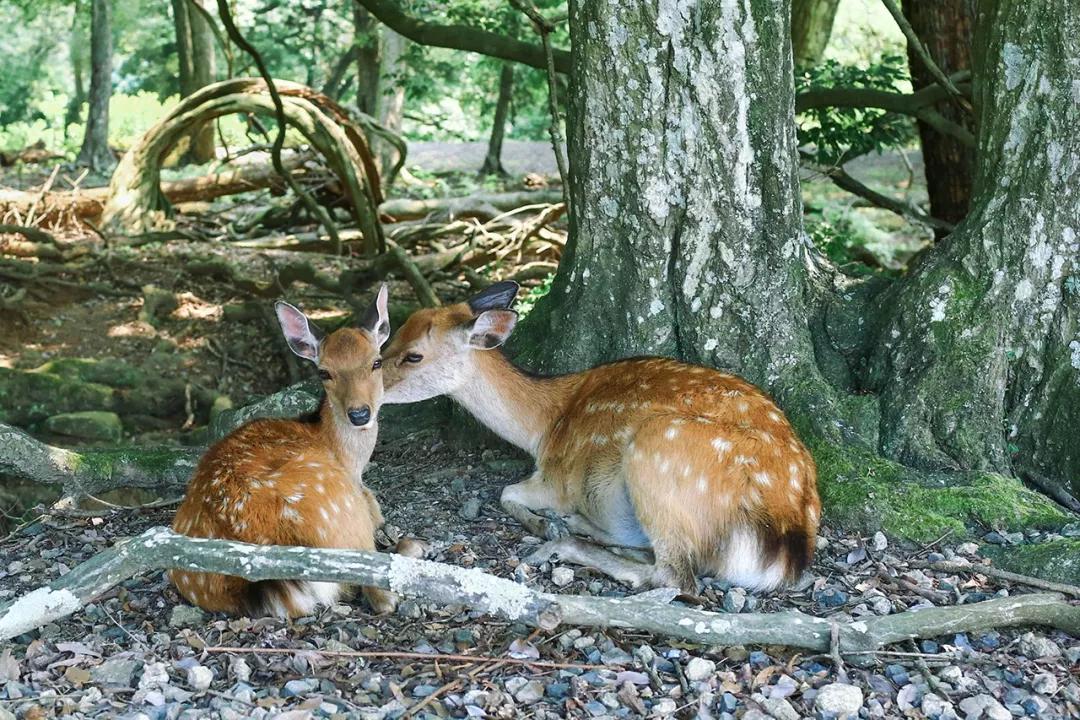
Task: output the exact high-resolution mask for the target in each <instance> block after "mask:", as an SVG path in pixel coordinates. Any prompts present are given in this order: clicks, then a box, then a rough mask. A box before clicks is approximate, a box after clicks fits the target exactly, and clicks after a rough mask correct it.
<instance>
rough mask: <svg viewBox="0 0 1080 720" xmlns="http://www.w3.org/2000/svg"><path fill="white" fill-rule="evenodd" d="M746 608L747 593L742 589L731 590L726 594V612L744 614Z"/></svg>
mask: <svg viewBox="0 0 1080 720" xmlns="http://www.w3.org/2000/svg"><path fill="white" fill-rule="evenodd" d="M744 607H746V591H745V590H743V589H742V588H731V589H730V590H728V591H727V592H726V593H724V612H729V613H737V612H742V609H743V608H744Z"/></svg>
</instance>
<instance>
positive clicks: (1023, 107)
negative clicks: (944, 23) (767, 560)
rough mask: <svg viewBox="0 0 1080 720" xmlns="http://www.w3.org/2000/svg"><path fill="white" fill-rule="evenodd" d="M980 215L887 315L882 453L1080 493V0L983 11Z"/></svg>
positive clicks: (911, 281) (978, 88)
mask: <svg viewBox="0 0 1080 720" xmlns="http://www.w3.org/2000/svg"><path fill="white" fill-rule="evenodd" d="M976 33H977V34H976V40H975V56H974V60H975V84H974V93H975V97H974V100H975V105H976V107H977V118H976V120H977V126H978V128H979V135H978V139H979V144H978V151H977V157H978V168H977V173H976V178H975V197H974V201H973V206H972V211H971V213H970V215H969V216H968V218H967V220H966V221H965V222H964V223H963V224H962V225H961V226H960V227H959V228H957V230H956V232H955V233H954V234H953V235H952V236H950V238H949V241H948V243H945V244H943V245H940V246H939V247H937V248H935V249H934V251H932V252H930V253H929V254H928V256H927V257H925V258H923V260H922V261H921V262H920V263H919V264H918V266H917V267H916V268H915V269H914V270H913V271H912V272H911V273H910V275H909V276H908V277H907V278H906V279H905V281H904V282H903V283H901V284H899V285H898V286H896V287H895V288H893V289H891V290H890V292H889V295H888V296H887V298H886V299H885V300H884V302H883V303H882V306H884V307H889V308H892V312H891V313H890V314H889V317H888V322H887V323H886V325H885V326H884V335H883V338H882V342H881V343H880V344H879V346H878V351H877V352H876V354H875V357H874V362H873V365H872V373H871V383H872V386H873V387H874V389H876V390H877V391H878V392H879V393H880V396H881V401H882V411H883V415H882V448H883V450H884V451H885V452H886V453H887V454H888V455H889V456H891V457H894V458H896V459H898V460H901V461H903V462H905V463H907V464H911V465H916V466H920V467H928V468H940V469H956V468H983V469H991V470H997V471H1001V472H1021V473H1022V472H1023V471H1035V472H1039V473H1041V474H1045V475H1047V476H1049V477H1051V478H1058V479H1060V480H1064V479H1069V478H1071V479H1072V483H1073V490H1074V491H1080V443H1077V442H1076V428H1077V427H1078V423H1080V328H1078V324H1077V321H1078V310H1080V275H1078V270H1080V269H1078V266H1077V257H1078V256H1077V253H1078V251H1080V239H1078V237H1080V236H1078V230H1080V227H1078V226H1080V134H1078V133H1077V131H1076V129H1077V128H1078V127H1080V6H1078V5H1076V4H1075V3H1068V4H1065V5H1061V4H1059V3H1056V2H1053V0H1039V1H1037V2H1031V3H1024V4H1016V3H1008V2H995V1H991V2H984V3H982V4H980V16H979V23H978V27H977V29H976Z"/></svg>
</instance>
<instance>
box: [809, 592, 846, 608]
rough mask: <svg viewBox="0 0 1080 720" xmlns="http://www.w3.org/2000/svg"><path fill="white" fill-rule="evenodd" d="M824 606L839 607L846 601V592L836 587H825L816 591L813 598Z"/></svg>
mask: <svg viewBox="0 0 1080 720" xmlns="http://www.w3.org/2000/svg"><path fill="white" fill-rule="evenodd" d="M814 599H815V600H817V601H818V602H819V603H820V604H821V605H823V606H824V607H840V606H841V605H843V604H844V603H846V602H847V601H848V594H847V593H846V592H844V591H843V590H841V589H840V588H836V587H826V588H822V589H821V590H820V591H818V593H817V596H816V597H815V598H814Z"/></svg>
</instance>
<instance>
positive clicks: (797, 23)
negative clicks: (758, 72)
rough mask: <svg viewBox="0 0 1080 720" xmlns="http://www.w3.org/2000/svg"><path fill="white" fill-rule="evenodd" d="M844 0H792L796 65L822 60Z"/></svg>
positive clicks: (801, 65) (792, 29)
mask: <svg viewBox="0 0 1080 720" xmlns="http://www.w3.org/2000/svg"><path fill="white" fill-rule="evenodd" d="M839 5H840V0H792V3H791V49H792V53H793V54H794V56H795V65H796V66H799V67H809V66H812V65H817V64H818V63H819V62H821V56H822V55H823V54H824V52H825V48H826V46H828V44H829V38H830V37H832V29H833V21H834V20H835V19H836V8H837V7H838V6H839Z"/></svg>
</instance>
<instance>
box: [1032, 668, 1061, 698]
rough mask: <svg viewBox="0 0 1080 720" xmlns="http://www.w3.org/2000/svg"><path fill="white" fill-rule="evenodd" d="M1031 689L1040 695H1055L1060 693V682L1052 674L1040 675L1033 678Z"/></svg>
mask: <svg viewBox="0 0 1080 720" xmlns="http://www.w3.org/2000/svg"><path fill="white" fill-rule="evenodd" d="M1031 689H1032V690H1034V691H1035V692H1037V693H1039V694H1040V695H1053V694H1054V693H1056V692H1057V691H1058V681H1057V678H1056V677H1054V676H1053V675H1052V674H1050V673H1039V674H1038V675H1036V676H1035V677H1033V678H1031Z"/></svg>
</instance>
